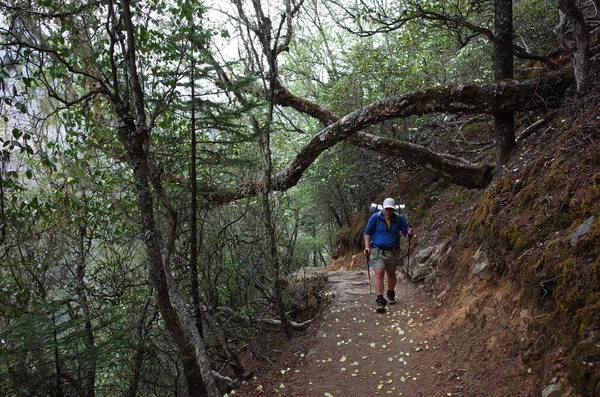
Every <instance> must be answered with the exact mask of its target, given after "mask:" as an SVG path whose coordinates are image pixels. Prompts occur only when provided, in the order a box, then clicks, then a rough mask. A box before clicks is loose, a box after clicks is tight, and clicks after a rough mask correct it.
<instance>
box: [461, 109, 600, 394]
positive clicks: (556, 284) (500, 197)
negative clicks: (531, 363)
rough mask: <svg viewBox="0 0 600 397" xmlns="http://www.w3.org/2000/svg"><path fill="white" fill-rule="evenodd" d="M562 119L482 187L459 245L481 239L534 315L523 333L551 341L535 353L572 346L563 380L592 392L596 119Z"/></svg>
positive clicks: (598, 325) (596, 297)
mask: <svg viewBox="0 0 600 397" xmlns="http://www.w3.org/2000/svg"><path fill="white" fill-rule="evenodd" d="M563 120H565V119H564V118H563V119H560V116H559V120H557V121H558V123H554V124H553V125H551V126H550V127H549V129H548V130H546V131H545V133H544V134H545V135H546V136H545V137H539V138H538V140H537V142H532V143H529V144H528V146H527V147H525V148H524V149H525V150H523V151H522V152H526V155H521V156H520V157H518V159H514V161H513V162H512V163H511V164H510V165H508V166H507V167H506V170H504V171H503V172H502V173H501V174H500V175H499V176H498V177H497V180H496V181H495V183H494V184H493V185H492V186H490V187H489V188H488V189H487V190H486V192H485V193H484V194H483V196H482V200H481V202H480V204H479V206H478V207H477V209H476V211H475V212H474V214H473V217H472V220H471V222H470V223H469V225H468V227H467V232H466V233H465V234H463V235H462V236H461V244H463V245H465V244H472V243H473V242H476V243H478V244H483V245H484V246H485V247H486V249H487V252H488V253H490V254H491V255H495V256H497V257H500V258H502V259H501V260H496V261H494V263H495V264H496V270H497V276H498V277H502V276H504V275H508V276H509V277H511V278H512V279H513V280H514V282H515V283H519V284H520V285H521V290H522V295H521V296H522V301H521V305H522V306H525V307H532V305H533V307H537V311H538V313H540V317H539V320H537V321H536V322H534V323H533V324H532V326H531V330H532V333H531V335H530V336H529V337H530V338H531V339H532V340H546V341H549V342H548V343H549V345H548V346H547V347H546V348H545V350H543V349H542V350H540V349H538V350H539V351H538V354H535V355H533V357H535V358H537V359H538V360H541V355H542V354H544V352H545V353H548V352H549V351H550V350H552V349H556V350H555V351H558V349H564V351H566V352H570V353H569V354H568V359H567V363H566V367H567V370H568V373H569V378H570V379H571V381H572V383H573V384H574V385H575V386H576V388H577V390H578V392H580V393H583V395H593V393H595V392H598V391H600V389H598V387H599V386H598V385H599V384H600V372H599V371H600V369H599V368H600V352H599V351H598V346H599V343H600V314H599V313H600V312H599V310H598V309H599V308H600V258H599V257H600V255H599V254H600V188H599V187H600V183H599V182H600V176H599V175H598V174H599V172H600V161H599V159H600V149H599V148H600V142H599V140H600V139H599V137H598V134H597V133H596V129H593V128H590V125H591V124H590V123H592V122H593V123H596V124H595V125H597V124H598V121H596V120H597V118H596V117H594V118H593V120H590V119H589V118H588V119H587V121H586V120H582V119H577V118H571V119H570V121H569V120H567V121H563ZM561 121H562V122H561ZM582 124H584V125H586V128H582ZM556 125H559V126H560V129H559V128H556V127H555V126H556ZM544 134H542V135H544ZM591 216H594V217H595V221H594V223H593V225H592V227H591V229H590V230H589V231H588V232H587V233H586V234H585V235H583V236H581V237H580V239H579V240H578V241H577V243H576V244H575V245H574V246H572V244H571V241H570V237H571V236H572V235H573V233H574V232H575V231H576V230H577V229H578V228H579V226H580V225H582V224H583V223H584V222H585V221H586V220H587V219H589V218H590V217H591ZM543 313H547V314H548V315H544V314H543ZM536 323H537V325H536ZM557 345H561V346H560V348H559V347H558V346H557ZM525 350H527V349H525ZM524 352H525V351H524ZM548 354H549V353H548ZM527 355H528V356H530V355H531V354H529V353H528V354H527ZM542 361H543V360H542ZM540 362H541V361H540ZM581 363H585V365H583V364H581Z"/></svg>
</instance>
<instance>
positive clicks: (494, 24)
mask: <svg viewBox="0 0 600 397" xmlns="http://www.w3.org/2000/svg"><path fill="white" fill-rule="evenodd" d="M580 3H581V4H580ZM0 4H1V5H2V11H1V13H0V35H1V36H0V37H1V39H0V40H1V41H0V60H1V63H0V92H1V94H0V95H1V100H2V101H1V104H0V109H1V114H2V119H1V120H0V128H1V133H0V144H1V145H0V146H1V147H2V153H1V157H0V160H1V173H0V262H1V263H2V266H1V268H0V331H1V339H0V344H1V345H2V349H1V353H0V376H1V377H2V382H0V393H1V394H3V395H53V396H64V395H87V396H93V395H96V394H97V395H130V396H133V395H151V394H153V393H157V394H159V395H167V394H168V395H175V394H178V395H179V394H180V393H183V394H186V393H187V394H188V395H191V396H217V395H222V393H223V391H224V390H225V389H227V388H228V387H232V385H234V384H235V382H237V381H238V380H239V379H243V377H244V376H246V375H247V371H246V369H245V368H244V364H243V362H242V360H241V359H240V356H241V355H242V354H247V353H248V352H249V353H250V354H251V355H252V357H253V358H254V359H255V360H261V358H262V357H263V353H262V351H261V349H262V343H263V342H264V341H263V340H262V339H261V336H262V335H264V332H265V330H272V329H275V330H280V331H281V332H284V333H285V334H286V335H288V336H291V335H292V334H293V333H294V332H299V331H301V330H303V329H305V328H306V327H307V326H308V325H309V324H310V320H308V321H295V320H294V318H293V317H292V316H291V315H290V313H291V312H292V311H293V310H295V309H296V306H297V305H298V302H296V301H294V299H293V297H292V296H291V295H290V291H289V290H288V289H286V283H285V281H284V280H285V278H286V276H287V275H289V274H290V273H292V272H295V271H297V270H298V269H299V268H302V267H304V266H321V265H325V264H327V263H328V262H329V259H330V257H331V250H332V241H333V240H334V238H335V235H336V233H337V232H338V231H339V230H340V228H342V227H344V225H348V224H349V223H350V222H351V219H352V217H353V216H354V215H356V214H357V213H361V212H363V211H364V210H365V209H366V208H367V207H368V204H369V203H370V202H371V201H373V200H377V199H379V198H380V197H381V195H382V194H383V192H384V190H385V188H386V187H387V184H388V182H389V181H390V180H393V179H394V178H395V177H396V176H397V175H399V174H401V173H404V172H419V171H420V170H423V169H427V170H429V171H431V172H433V173H435V174H436V175H438V176H440V177H442V178H444V179H447V180H448V181H450V182H452V183H455V184H459V185H462V186H465V187H467V188H482V187H485V186H486V185H487V184H489V183H490V181H491V180H492V177H493V175H494V172H495V170H496V169H497V167H499V166H502V163H503V161H504V160H505V159H506V158H507V156H509V155H510V153H511V150H513V147H514V142H515V139H516V136H517V133H518V132H519V131H518V129H524V128H526V127H527V125H521V124H519V123H515V117H520V116H524V115H527V116H528V117H529V116H530V115H531V113H530V112H531V111H535V110H536V109H539V108H544V109H545V110H546V109H548V108H552V107H554V106H557V105H558V104H559V103H560V99H561V98H562V97H563V96H564V94H565V91H566V90H567V89H569V88H572V87H573V86H574V84H575V87H576V89H577V90H578V91H579V92H582V93H583V92H585V90H586V89H587V87H588V86H589V84H590V83H589V81H587V80H586V78H587V76H588V72H589V69H590V62H591V61H590V59H591V57H592V56H593V55H594V53H595V48H594V47H593V46H592V45H591V43H593V41H592V40H591V39H590V36H589V34H588V27H590V26H592V28H593V24H592V25H590V23H589V22H586V18H587V17H589V16H593V15H596V9H595V8H594V6H593V4H592V3H587V2H576V1H575V0H559V1H558V2H555V1H550V0H544V1H532V0H514V1H501V0H496V1H491V0H490V1H470V0H449V1H411V0H404V1H395V2H390V3H389V4H388V3H386V2H379V1H373V2H370V1H365V2H360V3H352V2H346V1H338V0H326V1H319V0H304V1H297V0H286V1H284V2H281V3H277V4H271V3H268V2H260V1H259V0H255V1H252V2H247V1H243V0H232V1H231V2H230V3H223V2H217V3H216V4H208V3H205V2H203V1H201V0H181V1H162V0H156V1H150V2H143V1H140V2H138V1H133V2H132V1H130V0H125V1H112V0H108V1H91V2H87V3H85V2H79V1H58V0H56V1H55V0H46V1H19V0H14V1H12V0H7V1H1V2H0ZM557 4H558V6H557ZM586 23H587V24H586ZM565 59H567V60H571V59H572V60H573V63H572V66H567V67H565V61H564V60H565ZM515 76H516V78H515ZM528 117H526V118H525V119H526V120H529V121H531V118H528ZM533 121H535V120H533ZM468 128H474V129H475V130H476V131H480V133H478V134H471V135H469V138H465V134H464V130H466V129H468ZM477 136H479V137H480V139H477V138H476V137H477ZM473 137H475V138H473ZM456 142H460V148H461V150H458V149H456V148H457V145H454V144H456Z"/></svg>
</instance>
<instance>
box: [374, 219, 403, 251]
mask: <svg viewBox="0 0 600 397" xmlns="http://www.w3.org/2000/svg"><path fill="white" fill-rule="evenodd" d="M400 232H402V234H403V235H404V237H406V236H407V235H408V222H406V219H404V217H403V216H402V215H400V214H398V213H397V212H394V215H393V216H392V220H391V222H390V230H388V229H387V223H386V222H385V216H384V215H383V211H379V212H377V213H375V214H373V215H371V218H369V222H368V223H367V227H366V228H365V236H371V246H373V245H376V246H377V247H379V248H381V249H384V250H391V249H395V250H397V249H400Z"/></svg>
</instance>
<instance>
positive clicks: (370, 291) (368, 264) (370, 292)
mask: <svg viewBox="0 0 600 397" xmlns="http://www.w3.org/2000/svg"><path fill="white" fill-rule="evenodd" d="M365 256H366V257H367V275H368V276H369V295H372V294H373V291H372V290H371V269H370V268H371V264H370V263H369V254H367V253H365Z"/></svg>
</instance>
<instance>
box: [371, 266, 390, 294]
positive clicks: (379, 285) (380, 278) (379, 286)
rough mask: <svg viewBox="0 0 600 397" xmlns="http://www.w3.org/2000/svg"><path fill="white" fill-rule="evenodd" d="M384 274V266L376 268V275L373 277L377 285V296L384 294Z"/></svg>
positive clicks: (374, 284) (375, 285) (374, 283)
mask: <svg viewBox="0 0 600 397" xmlns="http://www.w3.org/2000/svg"><path fill="white" fill-rule="evenodd" d="M384 274H385V269H384V268H381V269H376V270H375V277H374V278H373V286H374V287H375V294H376V295H377V296H379V295H382V296H383V275H384ZM388 277H389V276H388ZM388 283H389V279H388Z"/></svg>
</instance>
